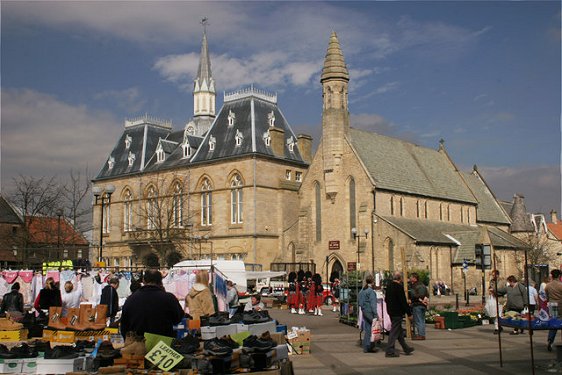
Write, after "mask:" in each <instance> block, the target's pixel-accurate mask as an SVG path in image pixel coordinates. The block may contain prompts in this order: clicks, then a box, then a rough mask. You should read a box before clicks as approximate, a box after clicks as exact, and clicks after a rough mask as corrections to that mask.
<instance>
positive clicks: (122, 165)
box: [96, 121, 171, 179]
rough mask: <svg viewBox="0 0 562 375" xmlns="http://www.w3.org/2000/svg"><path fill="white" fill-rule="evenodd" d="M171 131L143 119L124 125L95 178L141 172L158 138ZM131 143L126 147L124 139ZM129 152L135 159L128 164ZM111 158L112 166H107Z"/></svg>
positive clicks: (163, 137) (165, 136) (154, 149)
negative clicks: (136, 122) (134, 123)
mask: <svg viewBox="0 0 562 375" xmlns="http://www.w3.org/2000/svg"><path fill="white" fill-rule="evenodd" d="M170 133H171V127H170V128H169V127H163V126H159V125H157V124H152V123H151V122H150V121H144V122H143V123H141V124H138V125H134V126H125V130H124V131H123V134H121V137H120V138H119V140H118V141H117V144H116V145H115V147H114V148H113V150H112V151H111V153H110V156H109V158H108V159H107V160H106V162H105V163H104V165H103V167H102V169H101V171H100V172H99V174H98V176H97V177H96V179H104V178H111V177H116V176H123V175H127V174H133V173H138V172H142V171H143V170H144V169H145V167H146V165H147V164H148V161H149V160H150V158H151V157H152V156H153V155H154V152H155V151H156V147H157V145H158V142H159V140H160V138H162V139H166V138H167V137H168V135H169V134H170ZM127 137H129V139H131V143H130V146H129V148H127V147H126V139H127ZM129 152H131V153H132V154H134V155H135V161H134V162H133V164H132V165H131V166H129ZM110 158H113V160H114V165H113V168H109V163H108V161H109V159H110Z"/></svg>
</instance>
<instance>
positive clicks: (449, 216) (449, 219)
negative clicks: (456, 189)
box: [447, 204, 451, 221]
mask: <svg viewBox="0 0 562 375" xmlns="http://www.w3.org/2000/svg"><path fill="white" fill-rule="evenodd" d="M447 221H451V205H450V204H448V205H447Z"/></svg>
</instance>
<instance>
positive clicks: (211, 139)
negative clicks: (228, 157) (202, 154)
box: [209, 135, 217, 151]
mask: <svg viewBox="0 0 562 375" xmlns="http://www.w3.org/2000/svg"><path fill="white" fill-rule="evenodd" d="M216 143H217V139H216V138H215V137H213V136H212V135H211V136H210V137H209V151H214V150H215V144H216Z"/></svg>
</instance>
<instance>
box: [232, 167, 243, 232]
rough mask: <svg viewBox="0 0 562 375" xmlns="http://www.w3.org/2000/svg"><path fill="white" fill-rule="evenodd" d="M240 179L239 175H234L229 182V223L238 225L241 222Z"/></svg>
mask: <svg viewBox="0 0 562 375" xmlns="http://www.w3.org/2000/svg"><path fill="white" fill-rule="evenodd" d="M242 198H243V196H242V179H241V178H240V175H239V174H235V175H234V177H232V180H230V223H231V224H240V223H242V222H243V216H242V207H243V206H242V203H243V201H242Z"/></svg>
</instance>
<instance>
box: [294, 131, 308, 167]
mask: <svg viewBox="0 0 562 375" xmlns="http://www.w3.org/2000/svg"><path fill="white" fill-rule="evenodd" d="M297 143H298V145H299V150H300V152H301V156H302V159H303V160H304V161H305V162H307V163H309V164H310V162H311V161H312V137H311V136H310V135H308V134H299V135H297Z"/></svg>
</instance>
